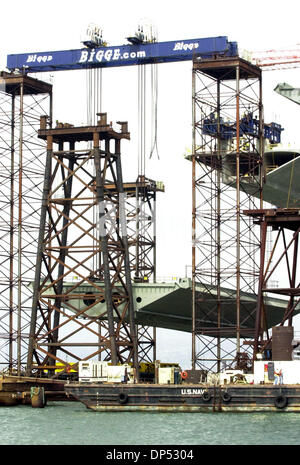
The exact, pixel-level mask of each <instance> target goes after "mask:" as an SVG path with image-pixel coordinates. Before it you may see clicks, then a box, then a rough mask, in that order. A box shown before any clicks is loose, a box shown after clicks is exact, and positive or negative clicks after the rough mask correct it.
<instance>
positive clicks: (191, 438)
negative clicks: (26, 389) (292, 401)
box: [0, 402, 300, 446]
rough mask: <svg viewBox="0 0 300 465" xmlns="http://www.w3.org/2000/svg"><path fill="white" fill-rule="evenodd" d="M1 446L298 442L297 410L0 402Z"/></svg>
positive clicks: (299, 415) (287, 443) (282, 443)
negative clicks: (99, 408) (152, 409)
mask: <svg viewBox="0 0 300 465" xmlns="http://www.w3.org/2000/svg"><path fill="white" fill-rule="evenodd" d="M0 424H1V429H0V444H1V445H78V446H79V445H106V446H108V445H126V446H128V445H132V446H134V445H158V446H162V445H174V446H180V445H183V446H184V445H197V446H199V445H200V446H201V445H210V446H211V445H299V444H300V434H299V431H300V414H299V413H287V412H270V413H225V412H224V413H222V412H215V413H147V412H113V413H110V412H105V413H102V412H94V411H92V410H89V409H87V408H86V407H85V406H84V405H83V404H81V403H80V402H48V404H47V406H46V407H45V408H42V409H39V408H32V407H31V406H30V405H18V406H14V407H0Z"/></svg>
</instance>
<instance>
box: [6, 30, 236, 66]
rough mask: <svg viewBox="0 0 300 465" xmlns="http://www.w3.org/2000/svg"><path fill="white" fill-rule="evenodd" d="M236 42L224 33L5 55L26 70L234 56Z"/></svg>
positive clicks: (128, 64) (8, 61) (12, 64)
mask: <svg viewBox="0 0 300 465" xmlns="http://www.w3.org/2000/svg"><path fill="white" fill-rule="evenodd" d="M237 54H238V50H237V43H236V42H228V38H227V37H226V36H220V37H208V38H201V39H190V40H181V41H169V42H156V43H143V44H135V45H121V46H112V47H99V48H95V49H88V48H84V49H77V50H63V51H50V52H33V53H32V52H31V53H23V54H12V55H8V56H7V68H8V69H9V70H15V69H19V70H22V71H25V72H26V73H35V72H44V71H60V70H61V71H62V70H72V69H86V68H104V67H116V66H130V65H139V64H149V63H169V62H176V61H187V60H192V59H193V58H195V56H200V57H213V56H215V55H219V56H226V55H228V56H236V55H237Z"/></svg>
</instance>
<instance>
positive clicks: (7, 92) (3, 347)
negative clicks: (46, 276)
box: [0, 72, 52, 373]
mask: <svg viewBox="0 0 300 465" xmlns="http://www.w3.org/2000/svg"><path fill="white" fill-rule="evenodd" d="M0 99H1V104H0V153H1V157H0V158H1V160H0V192H1V198H0V212H1V213H0V327H1V329H0V363H1V366H2V368H3V369H4V368H8V370H9V371H10V372H15V371H17V372H18V373H20V372H21V370H22V367H24V366H25V363H26V355H27V347H28V333H29V324H30V311H31V305H32V291H31V289H30V288H29V287H28V286H29V284H30V283H31V282H32V280H33V277H34V268H35V255H36V244H37V238H38V231H39V213H40V206H41V198H42V185H43V179H44V165H45V142H44V141H43V140H41V139H38V138H37V133H36V131H37V128H38V127H39V124H40V116H41V115H44V114H47V115H49V118H50V119H51V115H52V85H51V84H48V83H46V82H43V81H39V80H37V79H33V78H31V77H28V76H24V75H18V74H13V73H12V74H10V73H6V72H1V75H0Z"/></svg>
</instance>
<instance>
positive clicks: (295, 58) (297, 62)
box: [248, 44, 300, 70]
mask: <svg viewBox="0 0 300 465" xmlns="http://www.w3.org/2000/svg"><path fill="white" fill-rule="evenodd" d="M248 60H249V61H251V63H253V64H254V65H257V66H259V67H260V68H264V69H265V70H275V69H289V68H297V67H299V66H300V44H296V45H295V46H293V47H292V48H288V49H281V50H274V49H272V50H264V51H257V52H249V54H248Z"/></svg>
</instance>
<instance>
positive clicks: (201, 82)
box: [192, 57, 264, 371]
mask: <svg viewBox="0 0 300 465" xmlns="http://www.w3.org/2000/svg"><path fill="white" fill-rule="evenodd" d="M261 86H262V83H261V71H260V70H259V68H257V67H256V66H253V65H250V64H249V63H247V62H246V61H244V60H242V59H240V58H238V57H237V58H223V59H215V60H202V61H194V63H193V155H192V163H193V208H192V210H193V212H192V227H193V246H192V270H193V274H192V282H193V284H192V286H193V306H192V311H193V318H192V320H193V330H192V331H193V336H192V347H193V349H192V350H193V353H192V363H193V367H194V368H195V367H200V368H201V369H206V370H210V371H220V369H221V368H223V367H222V366H221V365H222V364H221V362H223V364H226V366H230V367H232V366H234V364H235V366H237V367H243V366H246V365H247V364H248V362H249V360H251V353H250V352H251V351H250V349H249V345H244V340H245V338H249V337H250V336H251V335H253V334H254V328H255V311H256V304H253V308H251V309H249V308H248V309H246V308H244V297H243V291H245V292H251V293H253V294H255V293H256V292H257V283H258V276H259V265H258V263H259V261H257V257H259V255H258V254H259V248H260V237H259V228H258V229H257V228H254V227H253V222H252V219H251V218H250V217H249V216H248V217H247V216H246V215H244V214H243V210H245V209H255V208H257V205H259V206H261V202H262V183H263V151H264V148H263V116H262V88H261ZM250 186H251V189H249V187H250ZM250 191H251V193H249V192H250ZM257 199H258V200H257ZM197 283H202V284H203V285H204V286H205V293H204V294H205V295H204V296H203V295H202V296H201V299H203V300H206V301H207V302H208V307H207V310H206V311H203V310H202V311H200V306H198V301H197V299H198V298H199V297H197V292H196V284H197ZM233 309H235V310H234V311H233ZM231 311H233V313H234V318H233V317H231V316H230V313H231Z"/></svg>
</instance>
